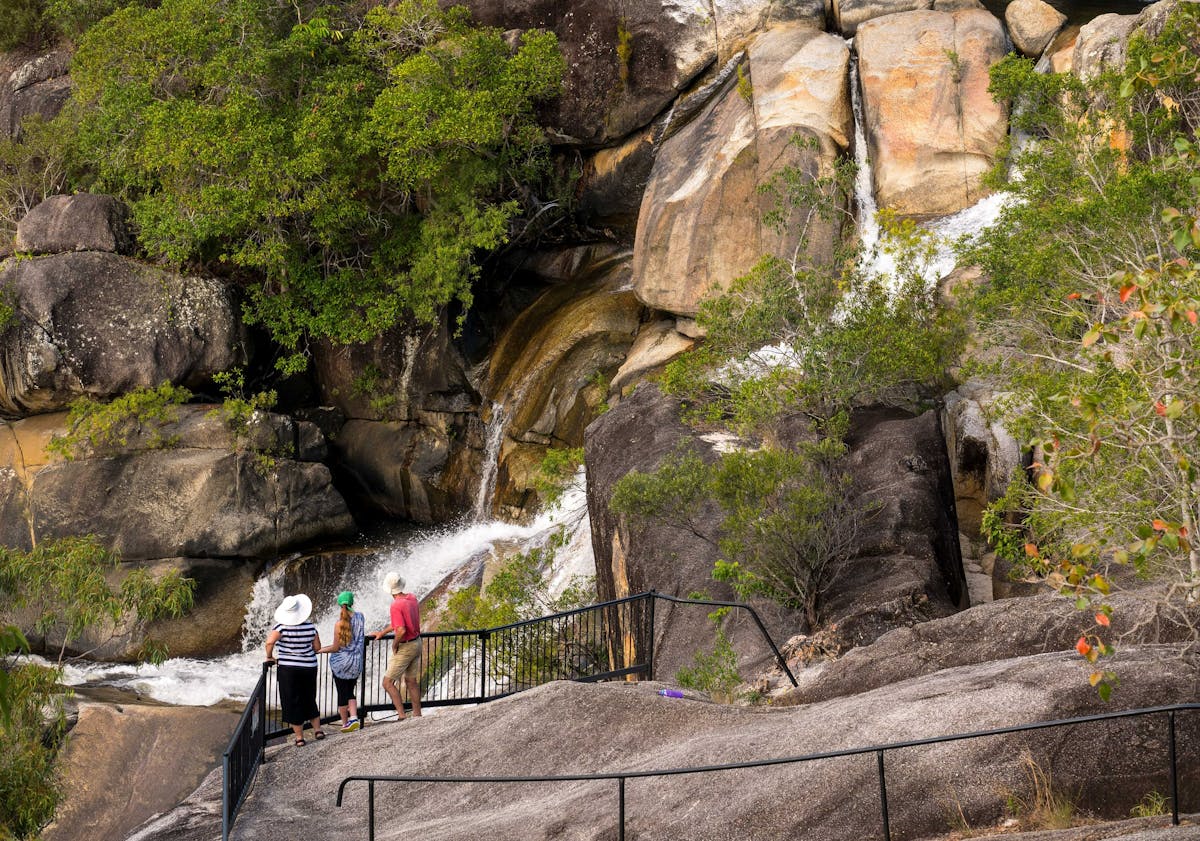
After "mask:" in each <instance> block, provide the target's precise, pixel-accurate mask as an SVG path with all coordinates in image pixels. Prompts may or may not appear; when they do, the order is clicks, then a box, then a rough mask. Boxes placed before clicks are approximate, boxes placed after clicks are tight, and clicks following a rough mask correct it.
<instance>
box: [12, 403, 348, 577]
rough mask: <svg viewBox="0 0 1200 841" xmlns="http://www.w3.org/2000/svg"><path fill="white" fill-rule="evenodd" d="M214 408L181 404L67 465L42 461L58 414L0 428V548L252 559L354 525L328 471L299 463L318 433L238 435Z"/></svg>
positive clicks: (284, 421) (281, 426)
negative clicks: (0, 441)
mask: <svg viewBox="0 0 1200 841" xmlns="http://www.w3.org/2000/svg"><path fill="white" fill-rule="evenodd" d="M211 409H212V407H204V406H183V407H180V408H179V412H178V420H177V421H175V422H172V423H167V424H166V425H165V426H163V427H161V428H160V429H156V430H155V429H151V428H149V426H147V427H143V428H141V429H138V430H132V431H131V432H130V434H129V436H128V439H127V442H126V443H116V444H114V445H112V446H111V447H107V448H105V449H103V450H101V451H99V452H92V451H86V450H85V451H83V452H80V453H78V457H77V458H75V459H74V460H72V461H63V460H62V459H61V458H58V457H54V458H52V459H51V458H47V456H46V455H45V450H44V444H45V442H47V441H48V440H49V438H50V437H51V436H52V435H53V434H56V433H57V434H62V433H64V432H66V426H65V418H64V417H63V416H47V417H42V418H34V419H30V420H27V421H17V422H15V423H11V424H5V429H4V430H3V432H4V446H3V447H0V456H3V457H4V461H3V462H0V498H5V499H7V500H9V501H10V502H9V503H8V504H9V506H10V509H11V511H12V512H13V513H19V516H17V517H13V518H6V519H5V521H4V522H3V523H0V543H3V544H4V545H6V546H12V547H16V548H22V549H27V548H29V547H30V546H31V545H32V544H33V543H34V542H37V541H42V540H46V539H50V538H56V537H66V536H69V535H80V534H95V535H97V536H98V537H99V539H100V541H101V542H102V543H103V544H104V545H106V546H108V547H110V548H112V549H115V550H117V551H118V552H120V553H121V556H122V558H123V559H124V560H126V561H148V560H159V559H166V558H203V557H222V558H256V557H263V556H268V555H274V554H276V553H278V552H280V551H282V550H284V549H286V548H288V547H291V546H295V545H299V544H303V543H306V542H309V541H312V540H316V539H319V538H332V537H337V536H342V535H345V534H347V533H348V532H350V531H351V530H352V529H353V527H354V521H353V519H352V518H351V516H350V512H349V511H348V510H347V508H346V504H345V502H344V501H343V500H342V497H341V495H340V494H338V492H337V491H336V490H334V488H333V486H332V484H331V481H330V474H329V469H328V468H327V467H326V466H325V465H324V464H321V463H319V462H315V461H302V460H300V459H304V458H309V459H312V458H320V457H323V456H324V450H323V447H321V446H318V445H317V443H316V441H319V439H320V434H319V432H316V430H315V427H312V425H311V424H305V423H296V422H294V421H292V420H291V419H289V418H286V417H283V416H278V415H267V416H262V417H261V418H260V420H259V424H258V427H257V430H256V431H254V432H252V433H251V434H250V436H249V437H248V438H246V439H238V438H235V436H234V435H233V433H232V432H230V430H229V429H228V427H227V426H226V425H225V423H224V422H223V421H221V420H219V419H217V418H213V417H209V416H208V413H209V411H210V410H211ZM314 438H315V439H316V441H314V440H313V439H314ZM155 439H157V440H155ZM164 444H167V445H168V446H164Z"/></svg>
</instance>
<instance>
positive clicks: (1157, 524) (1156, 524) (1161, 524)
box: [1150, 520, 1169, 531]
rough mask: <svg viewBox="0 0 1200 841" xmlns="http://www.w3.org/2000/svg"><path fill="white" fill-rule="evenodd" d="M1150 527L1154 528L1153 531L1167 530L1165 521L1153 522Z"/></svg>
mask: <svg viewBox="0 0 1200 841" xmlns="http://www.w3.org/2000/svg"><path fill="white" fill-rule="evenodd" d="M1150 525H1151V526H1153V527H1154V530H1155V531H1166V530H1167V528H1169V527H1168V526H1167V521H1166V520H1155V521H1154V522H1152V523H1151V524H1150Z"/></svg>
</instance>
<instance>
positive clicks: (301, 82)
mask: <svg viewBox="0 0 1200 841" xmlns="http://www.w3.org/2000/svg"><path fill="white" fill-rule="evenodd" d="M71 73H72V78H73V80H74V82H75V91H74V94H73V97H72V101H71V103H70V104H69V106H68V108H67V109H66V110H65V111H64V113H63V114H62V115H61V116H60V118H59V127H60V130H61V131H62V132H64V133H67V134H69V135H70V142H69V143H68V144H67V150H66V157H67V161H68V163H69V164H70V178H71V182H72V184H73V185H74V186H76V187H83V188H87V189H90V190H94V191H100V192H107V193H112V194H114V195H117V196H119V197H121V198H123V199H124V200H126V201H127V202H128V203H129V204H130V206H131V208H132V211H133V216H134V220H135V222H136V224H137V227H138V231H139V238H140V242H141V245H142V247H143V248H144V249H145V250H146V251H147V252H148V254H149V255H150V256H152V257H155V258H158V259H162V260H166V261H170V262H172V263H176V264H180V265H183V264H196V263H199V264H203V265H205V266H207V267H209V268H211V269H215V270H219V271H222V272H224V273H226V274H228V275H231V276H234V277H239V278H241V279H243V280H244V281H245V283H246V285H247V287H248V289H249V296H248V306H247V313H248V316H249V318H250V320H251V321H257V322H261V323H263V324H264V325H266V326H267V327H268V328H269V329H270V331H271V332H272V334H273V335H274V336H275V338H276V339H277V340H279V341H280V342H281V343H282V344H283V345H284V346H285V347H287V348H289V349H291V350H293V351H300V350H303V347H304V343H305V342H306V341H308V340H309V339H312V338H327V339H330V340H333V341H334V342H340V343H347V342H357V341H364V340H367V339H370V338H372V337H374V336H376V335H378V334H379V333H380V332H381V331H382V330H384V329H386V328H387V327H389V326H392V325H394V324H396V323H398V322H399V321H401V320H402V319H405V318H416V319H418V320H426V321H428V320H432V319H433V318H434V316H435V314H436V313H437V312H438V311H439V308H441V307H442V306H444V305H446V304H448V303H450V302H452V301H458V302H460V303H462V304H463V305H469V304H470V302H471V284H472V280H473V278H474V277H475V275H476V273H477V254H478V253H479V252H480V251H481V250H490V249H494V248H496V247H497V246H499V245H501V244H503V243H504V242H506V241H507V240H508V239H509V238H510V237H511V236H513V234H514V233H515V232H517V231H518V229H519V227H520V225H521V222H520V219H521V217H522V213H523V212H524V211H525V210H527V209H529V208H532V207H534V206H538V205H541V204H543V202H542V200H541V199H540V198H539V197H538V196H537V195H536V193H535V192H534V190H533V189H532V188H531V186H530V185H531V184H534V182H536V181H537V180H538V179H539V178H541V177H542V176H543V175H544V174H545V173H546V171H547V161H548V155H547V144H546V141H545V138H544V133H543V131H542V130H541V129H540V127H539V126H538V123H537V120H536V116H535V113H534V108H535V105H536V103H538V102H539V101H542V100H544V99H547V98H550V97H553V96H555V95H556V94H557V92H558V88H559V85H560V81H561V78H562V74H563V60H562V57H561V56H560V54H559V52H558V48H557V40H556V38H555V36H554V35H553V33H547V32H541V31H528V32H525V33H523V34H522V35H521V36H520V37H519V38H518V39H517V41H516V42H515V43H514V44H510V43H509V42H507V41H506V40H505V38H504V36H503V34H502V33H501V32H499V31H498V30H495V29H488V28H480V27H474V26H472V25H471V24H470V22H469V20H468V17H467V14H466V12H465V10H463V9H461V8H454V9H450V10H448V11H442V10H440V9H439V8H438V5H437V3H436V2H435V0H403V2H400V3H397V4H394V5H390V6H388V7H385V6H376V7H375V8H372V9H370V11H368V12H367V13H366V15H365V16H363V17H361V18H356V17H353V16H352V15H351V14H350V13H349V12H348V11H346V10H344V9H339V8H337V7H332V6H326V7H316V8H314V7H312V6H310V5H309V4H287V3H278V2H274V0H218V2H211V0H164V2H162V3H161V4H160V5H158V6H157V7H155V8H144V7H141V6H138V5H128V6H126V7H124V8H121V9H119V10H117V11H116V12H114V13H113V14H111V15H109V16H108V17H106V18H104V19H103V20H101V21H99V22H98V23H96V24H95V25H93V26H92V27H91V28H90V29H88V30H87V32H86V33H85V34H84V35H83V37H82V38H81V40H80V42H79V47H78V50H77V52H76V55H75V58H74V61H73V64H72V69H71ZM289 361H290V364H291V365H292V366H293V367H294V366H295V365H297V364H302V362H303V359H302V357H297V356H293V357H292V358H291V359H290V360H289Z"/></svg>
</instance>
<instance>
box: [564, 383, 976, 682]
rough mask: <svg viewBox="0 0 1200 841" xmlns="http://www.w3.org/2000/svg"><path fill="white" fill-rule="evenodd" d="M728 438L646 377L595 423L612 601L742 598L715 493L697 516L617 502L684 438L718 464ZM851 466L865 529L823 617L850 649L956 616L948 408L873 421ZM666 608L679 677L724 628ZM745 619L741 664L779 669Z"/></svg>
mask: <svg viewBox="0 0 1200 841" xmlns="http://www.w3.org/2000/svg"><path fill="white" fill-rule="evenodd" d="M796 434H797V435H798V434H800V433H799V432H797V433H796ZM727 443H728V442H725V441H722V440H721V439H718V438H714V437H712V436H702V435H700V434H698V433H697V432H696V431H695V430H693V429H691V428H689V427H688V426H686V425H685V424H684V423H683V422H682V421H681V420H680V418H679V409H678V404H677V402H676V401H675V400H673V399H669V398H666V397H664V396H663V395H662V394H661V393H660V392H659V391H658V390H657V389H656V388H654V387H652V386H649V385H645V384H644V385H642V386H640V387H638V389H637V390H636V391H635V392H634V393H633V394H632V395H631V396H629V397H627V398H625V399H624V400H623V401H622V402H621V403H620V404H618V405H617V406H616V407H615V408H614V409H612V410H611V411H610V412H608V413H607V414H605V415H603V416H601V417H600V418H599V419H598V420H597V421H596V422H594V423H593V424H592V425H591V426H589V427H588V429H587V433H586V435H585V440H584V444H585V452H586V456H587V464H588V475H587V482H588V488H587V492H588V507H589V511H590V513H591V526H592V548H593V553H594V555H595V559H596V582H597V590H598V595H599V597H600V598H601V599H602V600H603V599H609V598H618V597H621V596H624V595H628V594H632V593H639V592H643V591H645V590H651V589H653V590H658V591H660V592H663V593H668V594H671V595H676V596H680V597H686V596H687V595H688V594H689V593H692V592H695V591H700V592H707V593H709V594H710V595H711V596H712V597H713V598H717V599H725V600H732V595H733V594H732V592H731V591H730V590H729V589H728V588H727V585H724V584H722V583H719V582H716V581H713V580H712V568H713V564H714V563H715V562H716V560H717V559H718V558H719V557H720V553H719V552H718V550H717V546H716V542H717V539H718V526H719V524H720V522H721V519H722V514H721V511H720V509H719V508H718V507H717V505H716V503H715V502H713V503H707V504H706V505H705V507H703V508H701V510H700V511H699V512H697V513H696V514H695V515H694V516H693V517H692V518H691V523H690V524H682V523H676V524H673V523H668V522H662V521H655V520H639V519H629V518H626V517H624V516H617V515H616V514H614V513H613V512H611V511H610V509H609V499H610V498H611V497H612V492H613V487H614V485H615V484H616V483H617V481H619V480H620V479H621V477H623V476H625V475H626V474H627V473H629V472H630V471H631V470H639V471H642V472H651V471H653V470H654V469H655V468H656V467H657V466H658V465H659V463H660V462H661V461H662V460H663V459H664V458H665V457H666V456H668V455H670V454H672V453H674V452H676V451H677V449H679V448H680V447H687V448H691V449H693V450H694V451H695V452H696V453H697V454H698V455H700V456H701V457H702V458H703V459H705V460H706V461H711V460H714V459H715V458H716V457H717V455H716V453H717V448H718V447H720V446H725V445H726V444H727ZM848 470H849V472H850V474H851V477H852V479H853V482H854V485H853V492H854V493H855V494H856V496H857V498H859V499H860V500H861V503H860V505H859V506H858V507H859V508H860V509H861V511H862V522H861V525H860V526H859V535H860V536H859V538H858V540H857V541H856V543H855V545H854V547H853V549H852V558H851V560H850V561H849V562H847V564H846V566H845V568H843V569H840V570H837V571H836V574H835V575H831V579H832V580H831V582H830V583H829V584H828V587H827V591H826V594H825V598H824V603H823V606H822V607H821V621H822V624H823V626H825V627H831V628H833V629H834V631H833V634H834V635H835V637H836V640H837V645H838V646H839V647H842V648H849V647H852V646H855V645H863V644H866V643H869V642H871V641H873V640H874V639H876V638H877V637H878V636H880V635H881V634H883V633H885V632H886V631H888V630H890V629H892V628H895V627H899V626H905V625H911V624H914V623H917V622H922V621H926V620H928V619H930V618H934V617H939V616H946V615H948V614H950V613H952V612H954V610H955V609H956V608H957V607H958V606H959V605H960V604H965V602H963V598H964V596H965V593H964V592H963V582H962V572H961V566H960V565H959V556H958V553H957V545H956V542H955V540H954V533H953V530H952V527H951V524H950V523H949V522H948V520H947V518H946V514H945V512H946V511H947V510H948V509H947V508H946V507H945V505H946V503H947V502H948V497H949V495H950V494H951V493H952V490H951V488H950V477H949V469H948V466H947V465H946V464H945V456H944V449H943V444H942V439H941V434H940V430H939V428H938V424H937V418H936V416H935V415H934V414H933V413H932V412H929V413H926V414H925V415H923V416H921V417H919V418H886V417H885V418H882V419H880V418H874V419H867V420H866V421H864V422H863V423H862V424H861V425H860V427H859V429H858V431H857V432H856V434H855V435H854V436H853V438H852V440H851V455H850V457H849V463H848ZM876 500H882V501H883V504H882V505H877V504H875V502H874V501H876ZM847 527H848V526H847ZM753 604H754V606H755V607H756V609H757V610H758V611H759V612H760V613H761V614H762V615H763V617H764V621H766V622H767V624H768V627H769V628H770V629H771V631H772V633H773V635H774V636H775V637H776V638H781V632H782V633H783V634H790V633H791V632H792V630H793V629H796V628H800V627H802V626H803V624H804V620H803V618H802V617H800V616H798V615H797V614H795V613H790V612H781V611H780V610H779V608H778V606H777V605H774V604H773V603H771V602H769V601H767V600H756V601H754V602H753ZM656 610H657V613H656V618H655V621H656V626H657V628H658V629H659V630H658V634H659V637H658V644H657V648H656V652H655V658H656V668H661V669H662V671H660V672H658V673H659V674H671V673H672V672H673V670H674V669H675V668H678V667H679V666H681V665H686V664H688V662H689V661H690V659H691V656H692V652H694V651H695V649H696V646H697V643H696V640H698V639H708V638H709V637H710V636H711V634H712V631H711V628H710V627H709V626H708V620H707V618H706V616H705V611H704V610H702V609H696V608H689V607H687V606H686V605H682V606H660V607H659V608H656ZM741 621H742V624H738V625H733V626H731V627H730V631H731V638H732V639H733V640H734V643H735V647H736V648H737V650H738V652H739V656H740V657H741V660H740V661H739V662H740V663H741V664H742V666H743V668H744V669H746V670H749V669H753V668H765V667H767V666H768V665H769V662H768V661H769V651H766V650H765V644H764V643H763V641H762V638H761V636H759V635H758V632H757V630H756V629H755V628H754V627H753V626H752V625H750V624H749V623H748V622H745V620H744V619H743V620H741ZM813 630H815V629H813Z"/></svg>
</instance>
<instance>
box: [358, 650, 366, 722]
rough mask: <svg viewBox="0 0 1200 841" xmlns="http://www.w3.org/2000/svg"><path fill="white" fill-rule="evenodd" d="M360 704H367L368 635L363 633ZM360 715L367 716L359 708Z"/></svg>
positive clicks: (359, 677)
mask: <svg viewBox="0 0 1200 841" xmlns="http://www.w3.org/2000/svg"><path fill="white" fill-rule="evenodd" d="M358 706H359V707H360V708H361V707H365V706H367V635H366V634H363V641H362V673H361V674H360V675H359V676H358ZM358 714H359V717H360V718H361V717H365V716H366V713H365V712H363V711H362V709H359V711H358Z"/></svg>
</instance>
